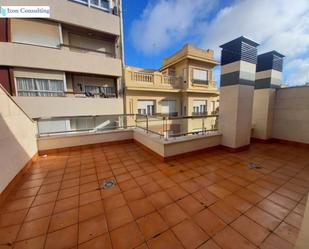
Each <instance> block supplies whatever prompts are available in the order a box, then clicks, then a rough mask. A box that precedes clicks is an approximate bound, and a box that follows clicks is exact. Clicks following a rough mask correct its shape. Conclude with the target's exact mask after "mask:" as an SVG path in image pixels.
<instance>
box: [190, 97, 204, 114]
mask: <svg viewBox="0 0 309 249" xmlns="http://www.w3.org/2000/svg"><path fill="white" fill-rule="evenodd" d="M192 114H193V115H207V100H194V101H193V113H192Z"/></svg>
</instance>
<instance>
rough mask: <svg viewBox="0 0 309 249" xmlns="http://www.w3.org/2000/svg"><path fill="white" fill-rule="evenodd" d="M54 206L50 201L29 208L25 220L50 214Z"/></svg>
mask: <svg viewBox="0 0 309 249" xmlns="http://www.w3.org/2000/svg"><path fill="white" fill-rule="evenodd" d="M54 206H55V204H54V203H53V202H50V203H47V204H43V205H40V206H36V207H32V208H30V209H29V212H28V214H27V217H26V219H25V221H31V220H34V219H38V218H42V217H45V216H50V215H51V214H52V212H53V210H54Z"/></svg>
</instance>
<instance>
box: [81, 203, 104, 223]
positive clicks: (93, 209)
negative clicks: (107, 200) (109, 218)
mask: <svg viewBox="0 0 309 249" xmlns="http://www.w3.org/2000/svg"><path fill="white" fill-rule="evenodd" d="M103 213H104V208H103V203H102V201H101V200H100V201H97V202H92V203H89V204H87V205H84V206H81V207H80V208H79V221H80V222H81V221H85V220H87V219H89V218H92V217H95V216H98V215H100V214H103Z"/></svg>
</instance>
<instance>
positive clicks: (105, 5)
mask: <svg viewBox="0 0 309 249" xmlns="http://www.w3.org/2000/svg"><path fill="white" fill-rule="evenodd" d="M72 1H74V2H78V3H82V4H87V5H89V6H91V7H95V8H99V9H104V10H109V9H110V8H109V0H72Z"/></svg>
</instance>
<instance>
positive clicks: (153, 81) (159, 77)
mask: <svg viewBox="0 0 309 249" xmlns="http://www.w3.org/2000/svg"><path fill="white" fill-rule="evenodd" d="M125 77H126V85H127V86H129V87H130V86H133V87H134V86H137V87H152V88H155V87H157V88H163V89H168V88H170V89H180V88H181V78H179V77H176V76H168V75H163V74H162V73H160V72H154V73H147V72H136V71H131V70H128V69H126V76H125Z"/></svg>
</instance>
